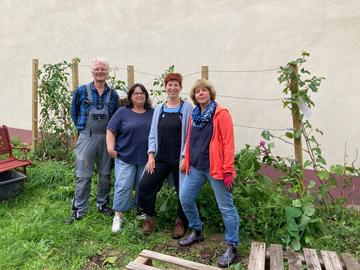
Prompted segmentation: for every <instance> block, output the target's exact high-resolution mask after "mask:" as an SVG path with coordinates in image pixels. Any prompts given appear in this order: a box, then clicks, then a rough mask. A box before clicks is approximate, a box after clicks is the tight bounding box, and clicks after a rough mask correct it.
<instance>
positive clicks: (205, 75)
mask: <svg viewBox="0 0 360 270" xmlns="http://www.w3.org/2000/svg"><path fill="white" fill-rule="evenodd" d="M201 78H202V79H205V80H208V79H209V67H208V66H202V67H201Z"/></svg>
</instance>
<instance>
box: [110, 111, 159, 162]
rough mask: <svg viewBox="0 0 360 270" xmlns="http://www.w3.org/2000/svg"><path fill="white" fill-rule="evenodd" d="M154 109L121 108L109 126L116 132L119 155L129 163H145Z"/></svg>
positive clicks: (116, 147)
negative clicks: (141, 111) (138, 111)
mask: <svg viewBox="0 0 360 270" xmlns="http://www.w3.org/2000/svg"><path fill="white" fill-rule="evenodd" d="M153 113H154V109H153V108H150V109H148V110H147V111H146V112H144V113H136V112H133V111H132V110H131V108H127V107H121V108H119V109H118V110H117V111H116V113H115V114H114V115H113V117H112V118H111V119H110V122H109V124H108V126H107V128H108V129H110V130H111V131H113V132H114V133H115V134H116V144H115V151H116V152H117V157H118V158H119V159H121V160H122V161H124V162H126V163H129V164H136V165H145V164H146V162H147V149H148V136H149V132H150V127H151V120H152V116H153Z"/></svg>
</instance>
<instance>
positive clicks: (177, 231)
mask: <svg viewBox="0 0 360 270" xmlns="http://www.w3.org/2000/svg"><path fill="white" fill-rule="evenodd" d="M184 235H185V227H184V223H183V222H182V220H181V219H180V218H176V220H175V228H174V232H173V236H172V237H173V239H179V238H181V237H183V236H184Z"/></svg>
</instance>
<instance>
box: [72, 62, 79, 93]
mask: <svg viewBox="0 0 360 270" xmlns="http://www.w3.org/2000/svg"><path fill="white" fill-rule="evenodd" d="M71 75H72V90H75V89H76V88H78V87H79V58H74V59H73V60H72V64H71Z"/></svg>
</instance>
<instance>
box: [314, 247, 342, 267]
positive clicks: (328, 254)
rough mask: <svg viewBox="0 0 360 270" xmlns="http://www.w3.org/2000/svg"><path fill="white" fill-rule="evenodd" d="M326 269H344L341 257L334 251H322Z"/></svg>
mask: <svg viewBox="0 0 360 270" xmlns="http://www.w3.org/2000/svg"><path fill="white" fill-rule="evenodd" d="M320 253H321V256H322V258H323V260H324V266H325V269H326V270H343V268H342V265H341V262H340V260H339V257H338V256H337V255H336V252H334V251H325V250H321V251H320Z"/></svg>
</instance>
